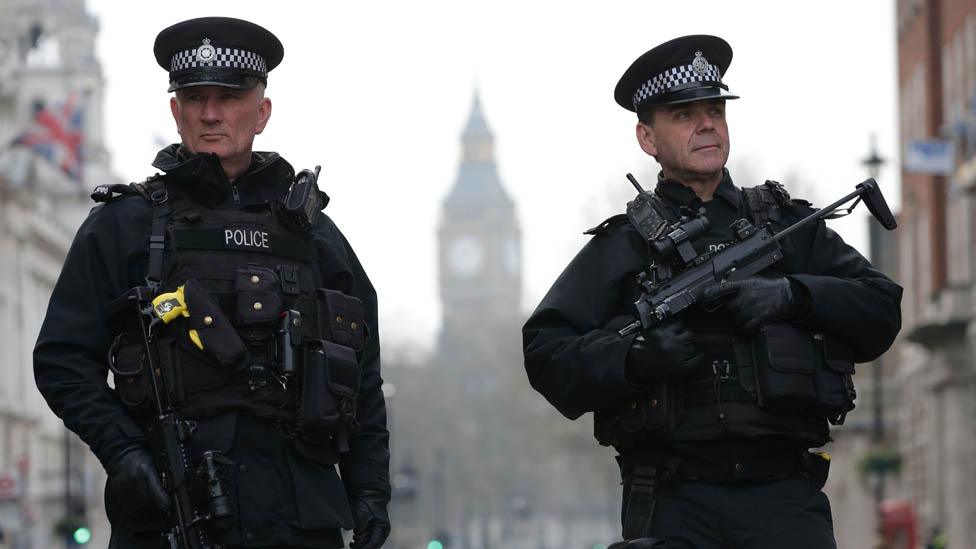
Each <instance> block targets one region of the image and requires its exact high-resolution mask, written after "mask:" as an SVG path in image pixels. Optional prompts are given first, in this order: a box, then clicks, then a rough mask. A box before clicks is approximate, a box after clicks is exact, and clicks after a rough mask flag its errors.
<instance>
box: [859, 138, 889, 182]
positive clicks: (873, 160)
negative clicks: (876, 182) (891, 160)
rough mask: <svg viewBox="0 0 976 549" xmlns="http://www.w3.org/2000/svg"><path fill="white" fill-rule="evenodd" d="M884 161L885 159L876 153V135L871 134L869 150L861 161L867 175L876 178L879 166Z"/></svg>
mask: <svg viewBox="0 0 976 549" xmlns="http://www.w3.org/2000/svg"><path fill="white" fill-rule="evenodd" d="M884 163H885V159H884V158H883V157H882V156H881V155H880V154H878V137H877V136H876V135H874V134H873V133H872V134H871V152H869V153H868V155H867V157H865V158H864V160H862V161H861V164H864V167H865V168H867V170H868V177H873V178H874V179H877V178H878V174H879V173H881V166H883V165H884Z"/></svg>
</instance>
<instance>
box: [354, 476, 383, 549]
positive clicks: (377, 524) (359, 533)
mask: <svg viewBox="0 0 976 549" xmlns="http://www.w3.org/2000/svg"><path fill="white" fill-rule="evenodd" d="M389 501H390V498H389V496H386V495H384V494H383V493H382V492H380V491H378V490H362V491H360V492H359V493H358V494H357V495H356V499H354V500H353V502H352V517H353V520H355V521H356V529H355V530H353V536H352V543H351V544H349V547H350V549H378V548H379V547H382V546H383V542H384V541H386V537H387V536H389V535H390V514H389V513H388V512H387V510H386V504H387V503H388V502H389Z"/></svg>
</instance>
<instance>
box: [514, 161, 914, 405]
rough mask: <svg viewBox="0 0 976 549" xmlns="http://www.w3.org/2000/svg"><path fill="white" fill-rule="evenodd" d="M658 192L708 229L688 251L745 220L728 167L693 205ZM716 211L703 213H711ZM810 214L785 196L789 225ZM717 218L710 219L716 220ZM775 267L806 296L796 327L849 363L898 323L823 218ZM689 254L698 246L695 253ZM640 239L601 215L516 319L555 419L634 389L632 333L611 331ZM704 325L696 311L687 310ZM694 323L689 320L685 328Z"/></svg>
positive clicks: (628, 306)
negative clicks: (846, 350)
mask: <svg viewBox="0 0 976 549" xmlns="http://www.w3.org/2000/svg"><path fill="white" fill-rule="evenodd" d="M658 190H659V191H660V192H661V193H662V194H663V196H664V197H665V199H666V200H667V201H668V202H669V203H671V204H672V205H673V206H674V207H675V209H677V208H680V207H683V206H690V207H693V208H695V209H697V208H698V207H702V206H704V207H706V208H707V209H708V210H709V213H708V217H709V219H710V220H711V221H712V225H711V230H710V232H709V233H708V234H706V235H705V236H704V237H703V238H702V239H701V240H700V241H699V242H696V248H700V247H701V246H704V245H709V244H713V245H721V242H722V241H723V240H728V238H727V235H723V234H721V233H722V232H723V231H726V232H727V231H728V229H727V223H726V221H728V220H731V219H733V218H738V217H748V212H747V210H746V206H745V204H744V203H745V201H744V200H743V198H742V193H741V191H740V190H739V189H737V188H736V187H735V186H734V185H733V183H732V180H731V178H730V177H729V175H728V172H727V171H726V172H725V177H724V179H723V181H722V183H721V185H720V186H719V188H718V190H717V191H716V196H715V197H714V199H713V200H712V201H710V202H708V203H705V204H702V202H701V201H700V200H698V199H697V198H696V197H695V195H694V192H692V191H691V189H689V188H687V187H684V186H682V185H680V184H679V183H676V182H672V181H667V180H664V179H663V178H659V182H658ZM713 210H716V214H715V215H713V213H712V211H713ZM813 211H814V210H813V209H812V208H811V207H809V205H808V204H807V203H805V202H803V201H794V202H793V205H792V207H790V208H788V209H787V211H786V214H787V217H788V219H786V220H784V221H787V222H789V223H792V222H793V221H795V220H799V219H801V218H802V217H805V216H806V215H807V214H809V213H812V212H813ZM720 216H725V217H726V218H727V219H725V220H723V221H721V222H719V221H718V218H719V217H720ZM783 246H784V255H785V258H784V260H783V261H782V262H780V263H781V264H782V263H789V265H785V266H784V265H781V264H777V265H774V266H773V267H774V268H775V267H777V266H779V267H783V270H784V271H786V272H789V273H791V274H790V277H791V278H792V279H793V280H794V281H796V282H798V283H799V284H802V285H803V286H804V287H805V288H806V289H807V290H808V291H809V294H810V298H811V299H810V309H809V313H808V314H807V315H806V316H805V317H804V318H803V319H800V320H799V323H800V324H802V325H804V326H806V327H809V328H816V329H823V330H826V331H829V332H831V333H834V334H836V335H838V336H840V337H842V338H844V339H845V341H846V342H847V343H849V344H850V346H851V347H852V348H853V349H854V352H855V359H856V361H857V362H866V361H870V360H873V359H874V358H876V357H878V356H880V355H881V354H882V353H883V352H884V351H885V350H887V349H888V347H889V346H890V345H891V343H892V342H893V341H894V338H895V336H896V335H897V333H898V330H899V328H900V327H901V310H900V303H901V292H902V290H901V287H899V286H898V285H897V284H895V283H894V282H892V281H891V280H890V279H889V278H888V277H886V276H885V275H884V274H882V273H881V272H880V271H878V270H877V269H875V268H874V267H873V266H871V264H870V263H869V262H868V261H867V260H866V259H865V258H864V257H863V256H861V254H859V253H858V252H857V251H856V250H855V249H854V248H852V247H850V246H848V245H847V244H846V243H844V241H843V240H842V239H841V238H840V236H838V235H837V233H835V232H834V231H832V230H831V229H829V228H827V226H826V224H825V223H824V222H823V221H819V222H818V223H816V224H813V225H812V226H810V227H808V228H806V229H804V230H800V231H798V232H797V233H795V234H794V235H792V236H791V237H789V238H787V242H785V243H784V245H783ZM698 251H699V253H700V252H701V251H702V250H701V249H699V250H698ZM648 262H649V255H648V250H647V245H646V244H645V242H644V241H643V240H642V238H641V236H640V235H639V234H638V233H637V231H636V230H635V229H634V228H633V226H632V225H631V224H630V223H629V222H628V221H627V220H626V218H625V217H623V216H619V217H617V218H611V219H610V220H608V222H606V223H605V224H604V226H603V227H602V229H601V230H598V231H597V232H596V234H595V236H593V238H592V239H590V241H589V242H588V243H587V244H586V245H585V246H584V247H583V249H582V250H581V251H580V252H579V254H577V256H576V257H575V258H574V259H573V260H572V262H570V264H569V266H567V267H566V269H565V270H564V271H563V272H562V274H560V275H559V278H558V279H557V280H556V282H555V283H554V284H553V286H552V288H551V289H550V290H549V292H548V293H547V294H546V296H545V297H544V298H543V299H542V302H541V303H540V304H539V306H538V307H537V308H536V310H535V312H534V313H533V314H532V316H531V317H530V318H529V319H528V321H527V322H526V323H525V325H524V327H523V329H522V334H523V350H524V354H525V369H526V372H527V373H528V377H529V381H530V383H531V384H532V387H534V388H535V389H536V390H537V391H539V392H540V393H542V395H543V396H545V397H546V399H548V400H549V402H550V403H552V405H553V406H555V407H556V408H557V409H558V410H559V411H560V412H561V413H562V414H563V415H565V416H566V417H568V418H570V419H576V418H578V417H579V416H581V415H582V414H584V413H586V412H591V411H594V410H605V409H613V408H615V407H616V406H619V405H620V403H621V402H623V401H625V399H633V398H634V397H635V396H637V395H638V392H639V390H638V388H637V387H635V386H634V385H633V384H631V383H628V381H627V380H626V379H625V378H624V362H625V358H626V355H627V350H628V348H629V347H630V344H631V341H632V339H633V337H634V336H631V337H627V338H623V337H620V336H619V335H618V334H617V330H619V329H620V328H621V327H623V326H624V325H626V324H627V323H629V322H630V320H632V319H633V314H634V310H633V303H634V301H635V300H636V298H637V297H638V295H639V292H638V288H637V285H636V284H635V282H634V280H635V277H636V275H637V274H638V273H639V272H640V271H642V270H644V269H646V268H647V266H648ZM689 313H692V314H693V315H694V316H697V318H698V320H703V319H704V322H712V321H711V320H708V319H707V318H705V317H709V315H705V314H702V312H701V311H689ZM694 324H695V322H692V323H691V326H692V327H693V328H694Z"/></svg>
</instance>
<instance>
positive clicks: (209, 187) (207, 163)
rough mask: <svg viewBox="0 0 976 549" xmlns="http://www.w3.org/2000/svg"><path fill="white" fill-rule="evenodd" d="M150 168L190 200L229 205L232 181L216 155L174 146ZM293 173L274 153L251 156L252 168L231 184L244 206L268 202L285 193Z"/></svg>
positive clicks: (209, 204) (283, 160)
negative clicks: (153, 168)
mask: <svg viewBox="0 0 976 549" xmlns="http://www.w3.org/2000/svg"><path fill="white" fill-rule="evenodd" d="M152 165H153V167H155V168H157V169H159V170H162V171H163V172H165V173H166V181H167V182H169V183H170V184H171V185H173V187H174V188H176V189H179V190H180V191H182V192H183V193H185V194H186V195H187V196H188V197H189V198H190V199H191V200H193V201H195V202H199V203H200V204H202V205H204V206H208V207H212V206H216V205H219V204H222V203H224V202H228V201H229V200H230V198H231V194H232V193H231V185H232V184H231V182H230V181H228V180H227V175H226V174H225V173H224V169H223V168H222V167H221V165H220V159H218V158H217V155H216V154H212V153H203V154H193V153H190V152H188V151H186V150H185V149H184V148H183V146H182V145H180V144H178V143H177V144H173V145H170V146H168V147H166V148H165V149H163V150H161V151H159V153H157V154H156V159H155V160H154V161H153V164H152ZM294 176H295V170H294V169H293V168H292V167H291V164H289V163H288V162H287V161H286V160H285V159H284V158H282V157H281V156H279V155H278V153H275V152H254V153H251V165H250V166H249V167H248V169H247V171H245V172H244V173H243V174H241V176H240V177H238V178H237V180H236V181H234V183H233V186H234V187H236V188H237V190H238V194H239V195H240V196H241V197H242V201H243V202H245V203H253V202H270V201H272V200H274V199H276V198H278V197H279V196H281V195H282V194H284V193H285V192H286V191H287V190H288V186H289V185H290V184H291V181H292V179H293V178H294Z"/></svg>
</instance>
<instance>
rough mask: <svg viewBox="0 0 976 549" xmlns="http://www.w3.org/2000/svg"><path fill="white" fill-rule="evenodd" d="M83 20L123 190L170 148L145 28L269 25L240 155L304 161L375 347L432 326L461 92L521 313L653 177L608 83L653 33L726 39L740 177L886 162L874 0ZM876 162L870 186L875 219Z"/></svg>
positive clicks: (890, 191) (788, 180)
mask: <svg viewBox="0 0 976 549" xmlns="http://www.w3.org/2000/svg"><path fill="white" fill-rule="evenodd" d="M136 6H138V9H137V10H136ZM89 10H90V11H91V12H92V13H93V14H94V15H95V16H96V17H97V18H98V20H99V22H100V27H101V28H100V33H99V40H98V56H99V58H100V60H101V63H102V68H103V71H104V74H105V81H106V85H107V94H106V101H105V109H104V110H105V113H106V121H105V123H106V135H107V144H108V147H109V150H110V152H111V154H112V158H113V166H114V169H115V172H116V173H117V174H118V175H119V176H120V177H121V178H123V179H126V180H136V179H140V178H143V177H145V176H147V175H149V174H151V173H153V169H152V168H151V167H150V166H149V163H150V162H151V160H152V158H153V156H154V155H155V151H156V149H158V146H157V145H158V142H157V139H163V140H164V141H165V142H167V143H168V142H171V141H175V140H176V132H175V127H174V124H173V122H172V118H171V116H170V113H169V107H168V94H167V93H166V87H167V75H166V73H165V71H163V70H162V69H160V68H159V67H158V66H157V65H156V64H155V61H154V59H153V55H152V44H153V40H154V39H155V36H156V34H157V33H158V32H159V30H161V29H162V28H164V27H166V26H168V25H170V24H172V23H175V22H177V21H180V20H183V19H188V18H191V17H200V16H208V15H226V16H232V17H240V18H244V19H249V20H251V21H254V22H257V23H259V24H261V25H262V26H264V27H266V28H268V29H269V30H271V31H272V32H274V33H275V34H276V35H278V37H279V38H280V39H281V41H282V42H283V43H284V46H285V57H284V61H283V62H282V64H281V66H280V67H279V68H277V69H275V70H274V71H273V72H272V73H271V75H270V79H269V87H268V97H270V98H271V99H272V101H273V106H274V107H273V115H272V118H271V122H270V124H269V126H268V128H267V130H266V131H265V132H264V134H263V135H261V136H259V137H258V139H257V141H256V143H255V147H256V148H257V149H259V150H275V151H278V152H280V153H281V154H282V155H283V156H284V157H285V158H286V159H288V160H289V161H290V162H291V163H292V164H293V165H294V166H295V167H296V169H301V168H305V167H311V166H313V165H315V164H322V165H323V175H322V177H321V179H320V184H321V185H322V187H323V188H324V190H326V191H327V192H328V193H329V195H330V196H331V197H332V202H331V204H330V205H329V207H328V209H327V210H326V211H327V212H328V213H329V214H330V215H331V216H332V217H333V218H334V219H335V220H336V222H337V223H338V224H339V226H340V228H341V229H342V230H343V232H344V233H345V234H346V236H347V237H348V238H349V240H350V241H351V243H352V244H353V246H354V247H355V249H356V251H357V253H358V255H359V257H360V259H361V260H362V262H363V264H364V265H365V267H366V269H367V271H368V273H369V275H370V277H371V278H372V280H373V283H374V284H375V286H376V288H377V291H378V293H379V298H380V315H381V319H380V321H381V330H382V332H383V338H384V340H385V343H386V344H390V345H393V346H403V345H408V344H411V343H419V344H420V345H423V346H429V345H430V344H431V342H432V340H433V337H434V335H435V334H436V332H437V330H438V327H439V323H440V305H439V298H438V295H437V284H438V280H437V270H436V241H435V234H436V228H437V225H438V223H439V222H440V209H441V207H440V205H441V201H442V199H443V197H444V196H445V194H446V193H447V191H448V189H449V188H450V186H451V185H452V184H453V181H454V178H455V176H456V171H457V163H458V159H459V153H460V150H459V136H460V133H461V130H462V128H463V127H464V123H465V122H466V120H467V116H468V112H469V110H470V107H471V100H472V95H473V92H474V90H475V89H476V88H477V89H479V90H480V94H481V99H482V106H483V109H484V112H485V115H486V117H487V119H488V122H489V125H490V126H491V128H492V130H493V131H494V134H495V139H496V151H497V160H498V165H499V171H500V174H501V177H502V181H503V184H504V185H505V187H506V188H507V189H508V190H509V192H510V193H511V195H512V197H513V198H514V199H515V202H516V204H517V205H518V216H519V219H520V222H521V228H522V235H523V265H524V269H523V271H524V287H523V305H524V308H525V309H526V310H531V309H532V308H533V307H534V306H535V304H536V303H537V302H538V301H539V299H541V297H542V295H543V294H544V293H545V292H546V290H547V289H548V287H549V285H550V284H551V283H552V281H553V280H554V279H555V277H556V276H557V275H558V274H559V272H560V271H561V270H562V268H563V267H564V266H565V264H566V263H567V262H568V261H569V260H570V259H571V258H572V256H573V255H574V254H575V253H576V251H577V250H578V249H579V248H580V247H581V246H582V245H583V244H584V243H585V238H584V237H583V236H582V234H581V232H582V231H583V230H584V229H586V228H587V227H589V226H592V225H595V224H596V223H598V222H599V221H601V220H602V219H603V218H604V217H607V216H609V215H611V214H614V213H619V212H620V211H622V210H623V207H624V204H622V203H620V204H616V203H614V202H612V201H611V200H609V199H608V198H607V197H608V196H610V195H612V196H616V197H621V196H622V197H627V196H629V194H630V193H629V191H621V190H620V189H621V188H622V187H626V188H627V189H629V185H628V183H627V182H626V180H625V179H624V174H625V173H627V172H634V173H635V174H638V175H639V176H642V179H643V180H644V182H645V187H650V186H651V185H652V184H653V174H656V173H657V169H658V168H657V166H656V164H655V163H654V161H653V160H652V159H651V158H649V157H647V156H645V155H644V154H643V153H642V152H641V151H640V149H639V148H638V147H637V144H636V141H635V138H634V131H633V127H634V123H635V117H634V115H633V114H631V113H630V112H627V111H624V110H623V109H621V108H620V107H618V106H617V105H616V104H615V103H614V102H613V87H614V85H615V84H616V82H617V79H618V78H619V77H620V75H621V74H622V73H623V71H624V70H625V69H626V68H627V67H628V66H629V65H630V63H631V62H632V61H633V60H634V59H635V58H636V57H637V56H638V55H640V54H641V53H643V52H644V51H646V50H648V49H650V48H651V47H653V46H655V45H656V44H658V43H661V42H663V41H666V40H669V39H671V38H674V37H677V36H682V35H686V34H717V35H719V36H722V37H723V38H725V39H726V40H728V41H729V43H730V44H731V45H732V48H733V50H734V58H733V61H732V65H731V67H730V68H729V70H728V72H727V74H726V75H725V77H724V80H725V82H726V83H727V84H729V86H730V88H731V90H732V91H733V92H735V93H736V94H738V95H740V96H741V97H742V99H740V100H737V101H734V102H730V103H729V108H728V118H729V124H730V131H731V142H732V154H731V159H730V167H731V168H732V175H733V179H734V180H735V181H736V182H737V183H738V184H740V185H753V184H758V183H761V182H762V181H763V180H765V179H779V180H781V181H783V182H784V183H785V184H786V185H787V187H788V188H791V187H793V188H794V190H796V187H797V181H799V180H802V182H803V189H804V194H807V195H811V194H812V195H813V196H812V197H810V198H812V199H813V200H814V202H815V203H819V204H825V203H827V202H828V201H830V200H832V199H833V198H834V197H837V198H839V197H840V196H841V195H843V194H846V193H847V192H849V191H850V190H853V186H854V185H855V184H856V183H857V182H859V181H861V180H863V179H864V178H865V177H866V176H865V172H864V169H863V167H862V166H861V165H860V160H861V159H862V158H863V157H864V156H866V153H867V150H868V143H869V141H868V140H869V135H870V134H871V133H872V132H873V133H876V134H877V136H878V145H879V148H880V150H881V152H882V155H884V156H886V157H888V158H889V159H892V158H895V159H896V157H897V150H896V142H897V141H896V140H897V119H896V116H897V109H896V105H897V83H896V82H897V77H896V66H897V65H896V59H895V51H896V49H895V31H894V2H893V1H891V0H857V1H849V0H848V1H839V0H837V1H820V2H785V1H782V0H779V1H749V2H745V1H740V2H728V1H724V2H718V1H714V2H713V1H700V2H677V1H671V2H661V1H648V0H645V1H642V2H610V1H608V2H574V1H559V2H557V1H545V2H541V1H540V2H533V1H529V0H522V1H518V2H516V1H506V0H492V1H475V0H456V1H443V2H435V1H427V0H422V1H410V2H403V1H373V2H334V1H322V2H297V1H296V2H293V1H286V0H280V1H277V2H268V1H267V0H265V1H261V2H251V1H243V0H236V1H217V0H211V1H206V2H200V1H192V2H191V1H182V0H178V1H176V0H170V1H167V2H139V3H131V2H121V1H117V0H89ZM894 166H897V161H895V162H889V164H888V168H886V169H885V170H883V171H882V173H881V177H880V178H879V179H880V181H881V185H882V188H883V190H884V192H885V193H886V194H887V196H888V200H889V203H891V205H892V208H893V209H895V208H896V207H897V205H898V204H899V202H900V200H899V181H898V173H897V170H896V169H893V167H894ZM794 194H797V193H794ZM849 219H851V221H847V220H844V221H843V222H833V223H832V226H833V227H834V228H835V229H837V230H838V231H839V232H840V233H841V234H842V235H843V236H844V238H845V239H846V240H848V241H849V242H851V243H852V244H854V245H855V246H857V247H858V248H859V249H861V250H865V249H866V231H865V228H864V224H865V221H864V218H863V216H856V217H855V216H852V218H849Z"/></svg>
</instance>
